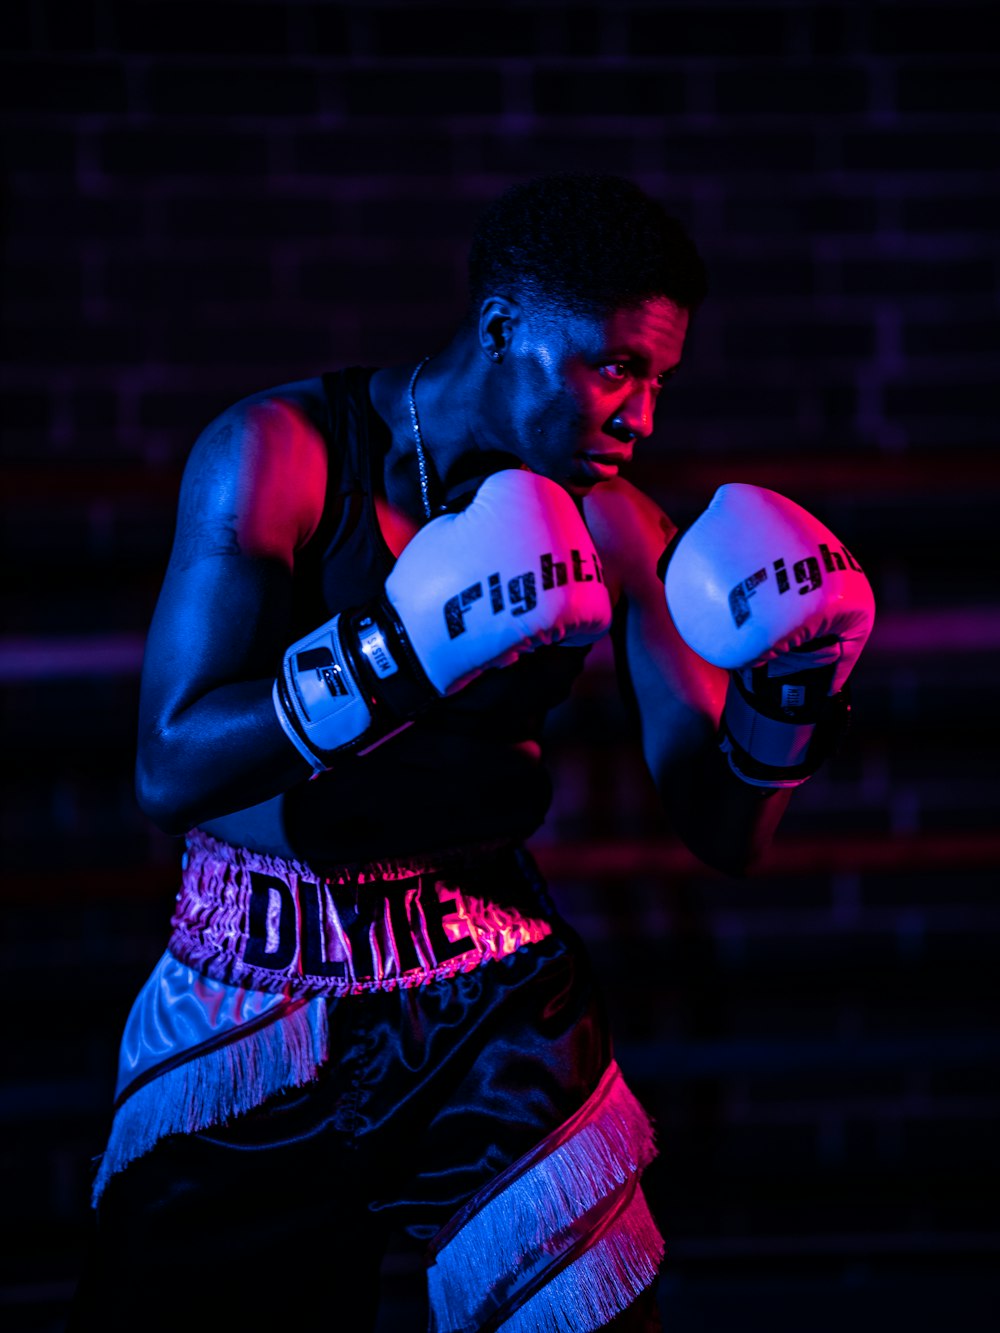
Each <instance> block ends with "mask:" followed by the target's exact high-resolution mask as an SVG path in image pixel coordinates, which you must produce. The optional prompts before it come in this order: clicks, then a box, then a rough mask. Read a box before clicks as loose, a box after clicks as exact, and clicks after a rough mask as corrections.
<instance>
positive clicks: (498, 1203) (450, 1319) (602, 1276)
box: [427, 1062, 664, 1333]
mask: <svg viewBox="0 0 1000 1333" xmlns="http://www.w3.org/2000/svg"><path fill="white" fill-rule="evenodd" d="M655 1155H656V1148H655V1146H654V1142H653V1128H652V1124H651V1122H650V1120H649V1117H648V1116H647V1114H646V1112H645V1111H644V1110H643V1108H642V1107H641V1106H640V1104H639V1102H638V1101H637V1100H636V1098H635V1097H634V1096H633V1094H632V1093H631V1092H630V1091H629V1089H628V1088H627V1087H626V1085H625V1081H624V1079H623V1078H622V1075H621V1071H620V1070H619V1068H618V1066H617V1065H616V1064H615V1063H614V1062H612V1064H611V1065H610V1066H609V1067H608V1069H607V1071H606V1072H605V1074H604V1076H603V1078H602V1080H601V1083H600V1084H599V1086H598V1088H597V1089H596V1091H595V1092H594V1093H593V1095H592V1096H591V1097H590V1098H589V1099H588V1101H587V1102H586V1103H585V1104H584V1106H583V1107H582V1108H581V1110H580V1111H579V1112H578V1113H577V1114H576V1115H575V1116H574V1117H572V1118H571V1120H570V1121H568V1122H567V1123H566V1125H564V1126H562V1127H561V1128H560V1130H558V1131H556V1133H555V1134H553V1135H550V1136H549V1138H548V1139H547V1140H545V1141H543V1143H542V1144H540V1145H538V1147H536V1148H535V1149H534V1150H533V1151H532V1152H531V1153H528V1154H526V1156H525V1157H524V1158H522V1159H521V1161H520V1162H515V1163H514V1165H513V1166H512V1167H509V1168H508V1169H507V1170H506V1171H505V1172H503V1173H502V1174H501V1176H500V1177H498V1179H497V1180H496V1181H495V1182H493V1184H492V1185H491V1186H490V1187H489V1188H488V1189H487V1190H485V1191H483V1192H482V1194H481V1195H480V1196H478V1197H477V1198H475V1199H473V1200H472V1201H471V1203H470V1204H468V1205H466V1208H465V1209H463V1210H462V1212H461V1213H460V1214H458V1216H457V1217H456V1218H455V1219H453V1221H452V1222H451V1223H450V1224H449V1225H448V1227H446V1228H445V1230H444V1231H443V1232H442V1233H441V1240H440V1241H439V1242H437V1243H436V1244H433V1243H432V1246H431V1256H432V1257H431V1259H430V1262H429V1266H428V1270H427V1282H428V1292H429V1296H430V1303H431V1311H432V1317H431V1329H432V1333H475V1330H478V1329H480V1328H483V1327H488V1328H489V1329H491V1330H493V1329H496V1330H498V1331H499V1330H502V1333H591V1330H594V1329H599V1328H600V1327H601V1326H602V1325H604V1324H606V1323H608V1322H609V1320H611V1319H613V1318H614V1317H615V1315H617V1314H620V1313H621V1312H622V1311H623V1310H625V1309H626V1308H627V1307H628V1306H629V1305H630V1304H631V1303H632V1302H633V1301H634V1300H635V1299H636V1298H637V1297H638V1296H639V1294H640V1293H641V1292H642V1291H643V1290H645V1288H646V1287H648V1286H649V1284H650V1283H651V1282H652V1281H653V1280H654V1279H655V1277H656V1275H657V1272H658V1271H659V1267H660V1263H661V1261H662V1259H663V1253H664V1244H663V1237H662V1236H661V1235H660V1232H659V1229H658V1228H657V1225H656V1223H655V1222H654V1220H653V1218H652V1216H651V1214H650V1212H649V1208H648V1205H647V1203H646V1200H645V1198H644V1196H643V1193H642V1188H641V1186H640V1185H639V1181H638V1177H639V1175H640V1173H641V1172H642V1170H643V1169H644V1168H645V1167H646V1166H647V1165H648V1164H649V1163H650V1162H651V1161H652V1160H653V1158H654V1157H655ZM588 1215H589V1216H588Z"/></svg>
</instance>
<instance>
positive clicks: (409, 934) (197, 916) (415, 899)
mask: <svg viewBox="0 0 1000 1333" xmlns="http://www.w3.org/2000/svg"><path fill="white" fill-rule="evenodd" d="M529 865H530V858H528V857H527V854H526V853H524V852H523V851H522V850H521V849H518V848H515V847H513V846H512V845H511V844H503V845H502V846H501V845H493V846H489V847H468V848H459V849H455V850H450V851H446V852H442V853H437V854H432V855H430V856H421V857H406V858H395V859H392V860H387V861H379V862H371V863H368V864H365V865H359V866H344V867H339V868H337V867H334V868H324V871H323V872H320V871H319V870H318V869H316V868H315V867H311V866H309V865H306V864H305V863H303V862H300V861H293V860H285V859H283V858H281V857H277V856H271V855H269V854H266V853H262V852H256V851H253V850H251V849H249V848H245V847H234V846H231V845H230V844H228V843H224V842H222V841H220V840H219V839H217V838H213V837H211V836H210V835H209V834H206V833H203V832H201V830H194V831H193V832H192V833H190V834H189V835H188V837H187V849H186V852H185V855H184V858H183V861H182V875H181V887H180V891H179V893H178V894H177V906H176V908H175V911H174V913H173V916H172V919H171V927H172V934H171V937H170V944H169V948H170V952H171V953H172V954H173V955H174V957H176V958H178V959H180V960H181V961H182V962H185V963H187V964H188V965H189V966H191V967H194V968H195V969H196V970H197V971H199V972H201V973H203V974H204V975H206V976H209V977H212V978H213V979H214V980H217V981H224V982H227V983H228V984H230V985H239V986H246V987H249V988H251V989H255V990H264V991H270V992H279V993H281V994H285V995H288V996H313V995H342V994H352V993H363V992H366V991H372V990H392V989H396V988H398V987H408V986H419V985H423V984H426V983H427V982H429V981H435V980H441V979H445V978H448V977H452V976H455V975H456V974H458V973H460V972H468V971H471V970H473V969H474V968H476V967H479V966H481V965H482V964H484V963H486V962H489V961H491V960H495V959H498V958H503V957H506V956H507V955H508V954H510V953H513V952H514V951H515V950H516V949H519V948H521V947H522V946H524V945H527V944H535V943H537V942H539V941H540V940H542V939H544V938H545V937H546V936H548V935H550V934H551V932H552V927H551V925H550V923H549V921H548V920H547V919H546V918H545V915H544V909H545V904H544V903H543V902H542V900H541V899H540V897H539V896H538V894H537V893H536V892H535V891H534V889H533V885H532V880H531V877H530V875H529V872H528V866H529ZM527 913H530V914H527ZM536 913H537V915H536Z"/></svg>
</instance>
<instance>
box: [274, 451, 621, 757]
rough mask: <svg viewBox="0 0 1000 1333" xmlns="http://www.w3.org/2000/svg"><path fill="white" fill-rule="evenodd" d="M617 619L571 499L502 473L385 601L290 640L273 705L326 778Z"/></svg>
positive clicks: (415, 557)
mask: <svg viewBox="0 0 1000 1333" xmlns="http://www.w3.org/2000/svg"><path fill="white" fill-rule="evenodd" d="M610 624H611V602H610V598H609V596H608V591H607V588H606V587H605V585H604V577H603V572H602V569H601V563H600V560H599V559H598V555H597V552H596V550H595V549H594V544H593V542H592V540H591V538H590V534H589V532H588V531H587V527H586V524H585V523H584V521H583V518H582V517H581V515H580V513H579V511H578V509H577V507H576V505H575V503H574V501H573V500H572V499H571V497H570V496H569V494H568V493H567V492H566V491H565V490H563V488H562V487H561V486H559V485H557V484H556V483H555V482H554V481H549V480H548V479H547V478H545V477H540V476H537V475H536V474H535V473H533V472H528V471H524V470H521V469H511V470H507V471H503V472H497V473H494V474H493V475H492V476H490V477H488V478H487V479H486V480H485V481H484V482H483V483H482V485H481V486H480V487H479V489H478V490H477V491H476V494H475V495H474V497H473V499H472V500H471V502H470V503H469V504H468V505H467V506H466V508H464V509H462V510H461V511H460V512H458V513H448V514H442V515H441V516H440V517H438V518H435V519H433V520H432V521H431V522H430V523H428V524H426V525H425V526H424V527H423V528H421V529H420V531H419V532H417V533H416V535H415V536H414V537H413V539H412V541H410V543H409V544H408V545H407V546H406V547H405V549H404V550H403V551H402V553H401V554H400V556H399V559H398V560H397V561H396V564H395V566H394V567H393V569H392V572H391V573H390V575H389V577H388V578H387V579H386V582H385V587H384V590H383V592H382V594H381V596H379V597H378V598H376V599H375V600H374V601H372V602H371V603H369V604H368V605H366V606H363V607H358V608H354V609H352V610H349V611H344V612H341V613H340V614H339V615H337V616H334V618H333V619H332V620H330V621H328V622H327V623H326V624H325V625H321V626H320V627H319V628H318V629H317V630H315V631H313V633H311V634H307V635H306V636H305V637H304V638H302V639H299V640H298V641H297V642H296V643H293V644H292V646H291V647H290V648H289V649H288V651H287V652H286V653H285V655H284V659H283V663H282V669H281V672H280V673H279V675H278V677H277V679H276V680H275V683H274V689H273V699H274V706H275V711H276V713H277V716H278V720H279V722H280V723H281V725H282V727H283V728H284V730H285V733H286V735H287V736H288V738H289V740H291V741H292V743H293V744H294V745H295V747H296V749H298V750H299V752H300V753H301V754H302V755H303V757H304V758H306V759H307V760H308V761H309V763H310V764H311V765H312V766H313V768H314V769H315V771H317V772H319V771H322V770H323V769H324V768H326V767H328V766H329V760H330V758H331V756H332V755H334V754H335V753H336V752H337V751H339V750H343V749H345V748H353V749H355V750H358V751H359V752H361V753H364V752H365V751H366V750H367V749H371V748H373V747H374V745H376V744H380V743H381V742H382V741H383V740H386V739H388V737H389V736H390V735H393V734H395V732H396V731H398V730H401V729H402V727H404V726H408V725H409V723H410V722H411V721H412V719H413V718H414V717H415V716H416V715H418V714H419V713H420V712H421V711H422V710H423V709H424V708H426V707H427V706H428V705H429V704H430V703H432V702H433V701H434V700H436V699H439V698H441V697H443V696H445V695H448V694H452V693H454V692H455V691H456V690H460V689H461V688H462V687H463V686H465V685H467V684H468V683H469V682H470V681H472V680H473V679H475V677H476V676H478V675H480V674H481V673H482V672H483V671H485V670H487V669H488V668H489V667H495V666H509V665H511V664H512V663H513V662H515V661H517V659H518V658H519V657H520V656H521V655H522V654H524V653H528V652H531V651H532V650H533V649H535V648H537V647H539V646H540V645H542V644H549V643H573V644H584V643H592V642H593V641H594V640H595V639H598V638H600V636H601V635H602V634H604V633H605V631H606V630H607V629H608V628H609V626H610Z"/></svg>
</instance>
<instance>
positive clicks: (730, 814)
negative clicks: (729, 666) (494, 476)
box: [584, 480, 789, 875]
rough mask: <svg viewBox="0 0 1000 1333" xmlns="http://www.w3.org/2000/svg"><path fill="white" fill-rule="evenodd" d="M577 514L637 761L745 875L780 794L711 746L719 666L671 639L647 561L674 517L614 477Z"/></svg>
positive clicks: (652, 563)
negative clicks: (752, 781)
mask: <svg viewBox="0 0 1000 1333" xmlns="http://www.w3.org/2000/svg"><path fill="white" fill-rule="evenodd" d="M584 513H585V515H586V519H587V523H588V526H589V528H590V530H591V533H592V534H593V537H594V540H595V542H596V544H597V547H598V550H599V551H600V552H601V555H602V558H603V560H604V561H605V565H606V571H607V574H608V581H609V587H610V589H611V592H612V596H613V597H614V598H615V600H616V612H615V619H616V626H615V656H616V663H617V667H618V671H619V675H620V676H621V678H622V680H623V683H624V687H625V690H626V692H627V694H629V695H630V696H631V697H632V698H633V700H634V703H635V706H636V709H637V711H638V718H639V723H640V728H641V736H642V746H643V753H644V756H645V759H646V763H647V765H648V767H649V770H650V773H651V774H652V776H653V779H654V781H655V783H656V786H657V789H658V791H659V792H660V795H661V797H662V799H663V801H664V804H665V806H666V808H667V810H668V812H669V814H670V817H671V820H672V822H673V824H674V827H675V829H676V831H677V833H678V835H679V836H680V838H681V839H682V840H683V841H684V843H685V844H686V845H687V846H688V847H689V848H690V849H691V851H693V852H694V853H695V854H696V855H697V856H698V857H700V858H701V859H702V860H703V861H705V862H706V863H707V864H708V865H711V866H713V867H715V868H716V869H719V870H722V871H724V872H725V873H727V874H732V875H741V874H746V873H747V872H748V871H749V870H751V869H752V868H753V866H754V864H755V863H756V862H757V861H758V860H759V858H760V856H761V855H762V854H763V852H764V851H766V849H767V846H768V844H769V843H770V840H771V838H772V836H773V834H774V831H775V829H776V828H777V826H778V824H779V822H780V820H781V817H782V815H783V814H784V811H785V808H786V806H787V804H788V796H789V793H788V791H787V790H786V791H781V790H773V789H767V788H759V787H751V786H749V785H747V784H746V783H744V782H741V781H740V780H739V779H738V778H737V777H735V776H734V775H733V773H732V772H731V770H730V768H729V765H728V763H727V762H726V760H725V758H724V756H723V755H722V754H721V753H720V751H719V747H718V743H717V740H716V735H717V732H718V726H719V718H720V716H721V713H722V707H723V704H724V702H725V696H726V689H727V686H728V680H729V677H728V673H727V672H725V671H722V670H720V669H719V668H717V667H713V666H711V665H710V664H709V663H707V662H705V661H704V660H703V659H702V658H700V657H698V655H697V654H696V653H694V652H692V651H691V649H690V648H688V647H687V645H686V644H685V643H684V642H683V640H682V639H681V638H680V636H679V634H678V633H677V630H676V629H675V628H674V624H673V621H672V620H671V617H670V614H669V612H668V610H667V604H666V598H665V596H664V591H663V580H662V577H661V575H660V574H659V572H658V570H657V563H658V561H659V558H660V556H661V555H662V553H663V551H664V549H665V548H666V546H667V543H668V541H669V540H670V538H671V537H672V536H673V534H674V533H675V531H676V528H675V525H674V524H673V523H672V522H671V521H670V519H669V518H668V517H667V516H666V514H664V513H663V511H662V510H661V509H660V508H659V506H657V505H656V504H655V503H654V502H653V501H652V500H650V499H649V497H648V496H646V495H643V494H642V492H640V491H638V490H637V489H636V488H635V487H634V486H631V485H630V484H629V483H628V482H626V481H623V480H617V481H614V482H609V483H606V484H605V485H603V486H600V487H597V488H595V490H594V491H593V492H592V493H591V494H590V495H589V496H588V497H587V499H586V500H585V502H584Z"/></svg>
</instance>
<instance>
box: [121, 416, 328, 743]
mask: <svg viewBox="0 0 1000 1333" xmlns="http://www.w3.org/2000/svg"><path fill="white" fill-rule="evenodd" d="M262 415H263V418H264V419H263V420H261V416H262ZM281 424H282V423H281V421H280V419H278V420H275V414H274V413H273V412H271V413H270V414H268V413H264V414H260V413H258V414H257V415H256V417H255V418H253V419H251V421H250V422H249V423H248V422H247V420H246V418H245V416H243V417H236V419H234V420H233V419H226V418H223V419H221V420H220V422H219V423H216V425H215V427H214V428H212V429H210V430H209V431H208V432H206V433H205V435H203V436H202V438H200V439H199V440H198V442H197V443H196V445H195V447H194V449H193V450H192V453H191V457H190V458H189V460H188V464H187V466H186V468H185V472H184V478H183V481H182V485H181V493H180V498H179V502H178V510H177V524H176V529H175V534H174V542H173V548H172V550H171V554H170V560H169V563H168V566H167V571H166V575H165V577H164V581H163V585H162V587H161V590H160V595H159V599H158V601H157V605H156V609H155V612H154V615H153V619H152V623H151V625H150V629H149V634H148V636H147V640H146V652H145V659H144V665H143V678H142V699H141V724H142V725H143V726H153V727H155V728H160V727H165V726H168V725H169V724H170V722H171V721H172V720H173V719H175V718H176V717H177V715H178V714H179V713H180V712H182V711H183V710H184V709H185V708H187V707H189V706H190V705H191V704H192V703H195V702H196V701H197V700H198V699H199V698H200V697H202V696H203V695H204V694H206V693H208V692H209V691H211V690H212V689H215V688H217V687H218V686H221V685H226V684H232V683H236V682H240V681H247V680H253V679H256V678H258V677H262V676H267V675H273V674H274V670H275V664H276V661H277V660H279V659H280V654H281V652H282V650H283V648H284V647H285V646H286V643H287V637H288V632H289V628H290V624H291V586H292V569H293V565H294V560H295V551H296V547H297V545H298V544H299V543H300V542H301V540H302V536H303V532H307V531H308V525H309V518H308V514H307V512H306V509H305V508H304V505H303V500H302V496H303V495H308V494H309V493H310V491H311V490H313V489H314V487H313V486H310V478H309V475H308V469H306V474H305V475H302V468H301V466H300V467H299V469H298V470H296V468H295V466H294V462H295V460H294V459H292V458H290V457H289V453H290V452H292V451H293V450H294V441H291V443H290V441H289V439H288V437H287V433H286V432H283V431H281V430H280V426H281ZM296 476H297V477H298V481H299V489H296V488H295V487H294V485H293V483H292V482H291V481H290V480H289V478H290V477H296Z"/></svg>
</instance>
